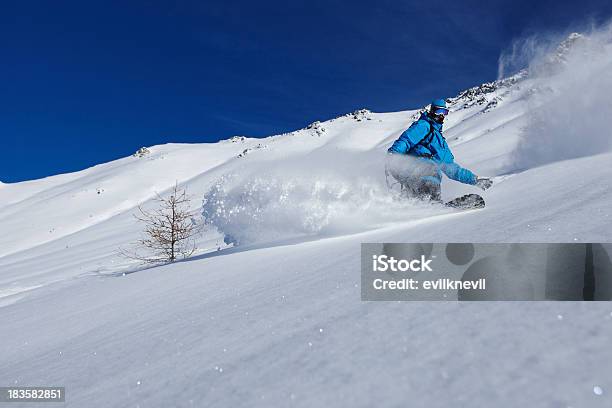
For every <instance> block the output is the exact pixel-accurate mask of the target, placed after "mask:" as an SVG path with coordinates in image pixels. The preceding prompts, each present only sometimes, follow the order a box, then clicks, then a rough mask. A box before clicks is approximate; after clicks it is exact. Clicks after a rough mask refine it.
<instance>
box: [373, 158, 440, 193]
mask: <svg viewBox="0 0 612 408" xmlns="http://www.w3.org/2000/svg"><path fill="white" fill-rule="evenodd" d="M385 175H386V176H387V178H388V177H389V176H391V177H392V178H393V179H395V180H396V181H397V182H398V183H399V184H400V187H401V192H402V195H404V196H406V197H410V198H418V199H421V200H431V201H442V197H441V189H440V174H439V170H438V166H437V165H436V164H435V163H433V162H432V161H431V160H428V159H424V158H420V157H414V156H408V155H403V154H389V155H388V156H387V159H386V163H385Z"/></svg>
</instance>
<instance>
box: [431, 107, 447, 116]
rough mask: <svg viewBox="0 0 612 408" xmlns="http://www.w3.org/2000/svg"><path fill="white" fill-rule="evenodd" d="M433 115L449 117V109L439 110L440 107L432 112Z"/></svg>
mask: <svg viewBox="0 0 612 408" xmlns="http://www.w3.org/2000/svg"><path fill="white" fill-rule="evenodd" d="M431 113H432V114H434V115H442V116H446V115H448V109H446V108H438V107H434V108H433V109H432V111H431Z"/></svg>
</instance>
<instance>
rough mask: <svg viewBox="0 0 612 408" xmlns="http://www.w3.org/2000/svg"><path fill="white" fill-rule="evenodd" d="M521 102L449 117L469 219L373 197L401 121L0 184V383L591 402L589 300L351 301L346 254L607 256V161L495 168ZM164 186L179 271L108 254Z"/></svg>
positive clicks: (260, 394)
mask: <svg viewBox="0 0 612 408" xmlns="http://www.w3.org/2000/svg"><path fill="white" fill-rule="evenodd" d="M541 87H542V82H541V81H538V80H537V79H536V78H534V77H533V76H531V75H528V74H527V73H525V72H522V73H519V74H517V75H516V76H514V77H511V78H509V79H505V80H502V81H497V82H495V83H489V84H484V85H482V86H480V87H476V88H473V89H471V90H468V91H466V92H464V93H462V94H460V95H458V96H457V97H456V98H452V99H451V102H452V103H451V109H452V112H453V113H452V114H451V116H450V118H449V121H448V123H447V124H446V125H445V129H446V131H445V135H446V137H447V139H448V140H449V143H450V144H451V146H452V148H453V151H454V153H455V156H456V158H457V161H458V162H459V163H461V164H462V165H464V166H466V167H468V168H470V169H473V170H474V171H475V172H476V173H477V174H479V175H483V176H492V177H495V181H496V184H495V186H494V187H493V188H492V189H491V190H489V191H487V192H485V193H484V194H483V195H484V196H485V198H486V200H487V208H486V209H484V210H481V211H477V212H460V213H458V212H454V211H452V210H449V209H443V208H439V207H437V206H433V205H428V204H423V203H418V202H412V201H398V200H395V199H394V197H393V196H392V195H391V194H390V193H389V192H388V190H387V189H386V186H385V180H384V173H383V164H382V161H383V159H384V156H385V151H386V149H387V148H388V146H389V145H390V144H391V143H392V141H393V140H394V139H395V138H397V136H398V135H399V134H400V133H401V132H402V131H403V130H404V129H405V128H407V127H408V126H409V124H410V123H411V122H412V120H413V119H414V118H415V117H416V115H418V111H406V112H394V113H373V112H369V111H365V110H364V111H358V112H355V113H353V114H349V115H345V116H342V117H340V118H336V119H333V120H330V121H325V122H315V123H314V124H312V125H310V126H308V127H307V128H305V129H302V130H299V131H296V132H292V133H289V134H284V135H279V136H273V137H269V138H265V139H249V138H241V137H237V138H233V139H230V140H226V141H222V142H219V143H215V144H200V145H198V144H194V145H176V144H171V145H164V146H155V147H152V148H150V153H148V154H145V155H144V156H143V157H127V158H124V159H121V160H117V161H114V162H111V163H106V164H102V165H99V166H95V167H93V168H90V169H87V170H84V171H81V172H77V173H72V174H66V175H59V176H54V177H49V178H46V179H42V180H34V181H29V182H25V183H17V184H3V185H1V186H0V231H2V234H1V235H0V312H1V313H2V316H3V324H2V326H1V328H0V338H2V346H3V347H2V349H1V350H0V367H2V369H1V370H0V385H43V384H49V385H62V386H66V389H67V402H66V404H65V405H67V406H74V407H82V406H87V407H97V406H100V407H102V406H104V407H109V406H117V407H118V406H141V407H145V406H153V407H167V406H180V407H189V406H220V407H226V406H245V407H246V406H248V407H252V406H262V407H263V406H266V407H267V406H324V405H325V406H363V407H368V406H373V405H385V406H427V407H443V406H444V407H446V406H449V405H456V406H470V407H471V406H490V405H493V404H494V405H495V406H508V407H514V406H530V407H568V406H572V407H604V406H610V396H609V394H610V392H612V375H610V374H611V373H612V372H611V369H610V367H612V353H610V351H609V339H610V335H612V307H611V306H610V305H609V304H607V303H596V304H572V303H545V302H541V303H536V304H529V303H512V304H508V303H503V302H499V303H492V304H488V305H486V307H483V306H482V305H481V304H470V303H467V304H456V303H439V304H431V303H418V302H417V303H385V302H378V303H377V302H371V303H367V302H361V301H360V298H359V296H360V290H359V270H360V268H359V260H360V257H359V253H360V252H359V251H360V243H361V242H383V241H387V242H393V241H407V242H429V241H432V242H461V241H479V242H610V241H611V238H612V228H611V227H612V216H611V213H612V209H611V207H610V204H609V203H610V202H611V200H612V193H611V192H610V188H609V186H610V182H609V180H611V179H612V160H611V159H612V153H610V152H609V151H607V150H605V149H600V150H599V151H598V152H595V153H593V152H592V154H581V155H575V156H571V155H570V157H569V158H568V155H566V154H559V156H558V159H557V160H550V158H549V157H547V160H546V161H545V162H542V163H539V162H538V161H537V160H535V159H537V157H534V158H532V159H534V160H531V161H530V163H532V164H531V165H530V166H528V167H524V166H523V167H520V166H517V160H516V156H515V154H516V153H515V152H516V151H517V147H518V146H523V147H522V148H523V149H524V143H525V134H529V132H525V131H524V129H531V127H532V126H533V118H532V117H531V116H530V112H532V110H533V106H534V103H541V101H538V100H535V101H534V99H533V98H531V95H533V92H534V89H537V88H541ZM563 153H565V152H563ZM523 164H524V163H523V162H521V165H523ZM175 182H178V183H179V184H181V185H183V186H185V187H186V188H187V189H188V192H189V193H190V194H191V195H193V196H194V197H195V199H194V200H193V206H194V209H201V210H202V211H203V212H204V214H205V215H206V218H207V220H208V223H207V224H206V225H205V228H204V229H203V232H202V235H201V236H200V237H199V246H200V251H199V253H198V254H197V255H196V256H195V257H193V258H192V259H190V260H187V261H184V262H179V263H176V264H173V265H167V266H162V267H156V268H150V269H143V268H142V267H139V266H138V265H136V264H134V263H133V262H132V261H130V260H127V259H124V258H122V257H120V256H119V255H118V254H117V250H118V248H119V247H125V246H126V245H129V243H130V242H133V241H134V240H135V239H137V238H138V236H139V233H140V226H139V225H138V223H137V222H136V221H135V220H134V219H133V217H132V214H133V213H134V212H135V207H136V206H137V205H138V204H139V203H143V205H144V206H145V207H146V206H147V205H151V201H150V200H151V198H153V197H154V196H155V194H156V193H161V194H163V193H164V191H166V190H168V189H169V188H171V187H172V186H173V185H174V183H175ZM443 187H444V195H445V197H446V198H450V197H453V196H456V195H458V194H464V193H466V192H472V191H476V190H475V189H474V188H473V187H470V186H465V185H460V184H457V183H454V182H450V181H448V180H446V181H445V182H444V186H443ZM224 239H225V240H226V241H228V239H229V240H231V241H233V242H238V243H239V245H238V246H236V247H231V246H226V244H225V243H224ZM595 386H597V387H600V388H602V389H603V390H604V393H603V394H602V395H596V394H595V393H594V392H593V387H595Z"/></svg>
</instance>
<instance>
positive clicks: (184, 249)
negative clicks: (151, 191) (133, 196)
mask: <svg viewBox="0 0 612 408" xmlns="http://www.w3.org/2000/svg"><path fill="white" fill-rule="evenodd" d="M154 201H155V202H156V204H157V207H156V208H155V209H153V210H145V209H144V208H142V206H141V205H139V206H138V211H139V213H138V214H135V215H134V217H135V218H136V219H137V220H139V221H141V222H142V223H143V224H144V233H143V238H141V239H140V240H138V241H137V242H136V246H137V247H138V249H137V250H136V251H135V252H133V253H129V252H126V251H125V250H123V249H121V250H120V251H121V253H122V254H123V255H124V256H126V257H128V258H132V259H138V260H140V261H143V262H145V263H169V262H174V261H176V260H177V259H182V258H188V257H189V256H191V255H193V253H194V252H195V250H196V249H197V247H196V244H195V239H194V238H195V235H196V233H197V232H198V231H197V227H198V226H197V224H196V223H195V222H194V220H193V217H194V216H195V213H194V212H192V211H190V210H189V207H190V202H191V198H190V197H189V196H188V195H187V192H186V191H185V189H184V188H181V187H179V186H178V183H177V184H175V185H174V187H173V188H172V191H171V192H170V195H169V196H167V197H162V196H161V195H159V194H158V195H157V197H156V198H155V199H154ZM143 252H145V253H143Z"/></svg>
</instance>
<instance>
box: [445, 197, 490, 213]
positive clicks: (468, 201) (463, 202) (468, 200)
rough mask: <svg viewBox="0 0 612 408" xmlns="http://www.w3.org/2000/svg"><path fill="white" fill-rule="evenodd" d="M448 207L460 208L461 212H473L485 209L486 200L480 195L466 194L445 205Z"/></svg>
mask: <svg viewBox="0 0 612 408" xmlns="http://www.w3.org/2000/svg"><path fill="white" fill-rule="evenodd" d="M444 205H446V206H447V207H452V208H458V209H461V210H472V209H477V208H484V207H485V200H484V198H482V197H481V196H479V195H478V194H466V195H464V196H461V197H457V198H455V199H453V200H450V201H449V202H447V203H445V204H444Z"/></svg>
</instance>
